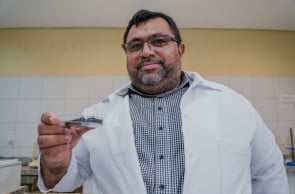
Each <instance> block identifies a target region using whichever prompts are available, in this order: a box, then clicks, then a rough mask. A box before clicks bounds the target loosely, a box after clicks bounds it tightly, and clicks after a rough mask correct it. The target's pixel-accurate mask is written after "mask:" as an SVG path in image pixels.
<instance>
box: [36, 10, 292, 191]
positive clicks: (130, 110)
mask: <svg viewBox="0 0 295 194" xmlns="http://www.w3.org/2000/svg"><path fill="white" fill-rule="evenodd" d="M123 42H124V44H123V49H124V51H125V53H126V57H127V70H128V74H129V77H130V80H131V84H128V85H125V86H123V87H122V88H120V89H119V90H117V91H116V92H114V93H113V94H112V95H110V96H109V97H108V98H106V99H104V100H103V101H102V102H100V103H99V104H96V105H94V106H91V107H90V108H87V109H85V111H84V114H86V115H91V116H96V117H101V118H102V119H103V124H102V125H101V126H100V127H97V128H96V129H93V130H89V131H88V129H86V128H80V129H79V128H75V127H71V128H70V127H68V126H65V125H64V124H62V122H60V121H59V119H58V117H57V116H56V115H54V114H53V113H44V114H43V115H42V117H41V123H40V124H39V127H38V132H39V136H38V144H39V148H40V150H41V155H40V168H39V171H40V172H39V180H38V184H39V187H40V189H41V191H43V192H47V191H51V190H54V191H71V190H74V189H75V188H76V187H78V186H80V185H81V184H83V182H84V181H85V180H86V179H87V178H88V177H89V176H92V177H93V182H94V193H111V194H117V193H118V194H132V193H134V194H143V193H165V194H174V193H185V194H191V193H192V194H195V193H201V194H251V193H261V194H262V193H264V194H266V193H276V194H287V193H288V183H287V178H286V173H285V169H284V165H283V159H282V155H281V152H280V150H279V149H278V147H277V145H276V144H275V140H274V137H273V135H272V134H271V132H270V130H269V129H268V128H267V127H266V126H265V124H264V123H263V121H262V119H261V118H260V116H259V115H258V113H257V112H256V111H255V110H254V108H253V107H252V106H251V104H250V103H249V102H248V101H247V100H246V99H245V98H243V97H241V96H240V95H239V94H237V93H235V92H234V91H232V90H230V89H229V88H227V87H225V86H222V85H219V84H217V83H213V82H209V81H207V80H204V79H203V78H201V77H200V76H199V75H198V74H196V73H189V72H183V71H182V70H181V58H182V56H183V53H184V51H185V47H184V44H183V43H182V41H181V36H180V33H179V31H178V28H177V26H176V24H175V23H174V21H173V20H172V18H170V17H169V16H167V15H165V14H163V13H157V12H150V11H147V10H140V11H138V12H137V13H136V14H135V15H134V16H133V18H132V19H131V20H130V22H129V25H128V26H127V28H126V32H125V34H124V40H123ZM86 131H87V133H85V132H86Z"/></svg>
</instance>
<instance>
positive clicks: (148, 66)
mask: <svg viewBox="0 0 295 194" xmlns="http://www.w3.org/2000/svg"><path fill="white" fill-rule="evenodd" d="M159 66H161V64H159V63H155V62H146V63H143V64H142V65H141V66H140V67H139V69H142V70H152V69H155V68H158V67H159Z"/></svg>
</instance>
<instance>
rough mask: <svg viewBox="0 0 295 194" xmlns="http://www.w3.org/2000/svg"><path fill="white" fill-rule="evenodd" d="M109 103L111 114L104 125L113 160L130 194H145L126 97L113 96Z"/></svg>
mask: <svg viewBox="0 0 295 194" xmlns="http://www.w3.org/2000/svg"><path fill="white" fill-rule="evenodd" d="M111 101H112V102H111V104H112V106H111V107H110V108H111V110H110V112H111V114H110V116H109V117H108V118H107V119H106V121H105V124H106V128H107V138H108V140H109V144H110V148H111V151H112V153H113V156H114V160H115V161H116V163H117V165H118V167H119V169H120V171H121V174H122V176H124V177H123V178H124V180H125V183H126V186H127V188H128V190H129V191H130V193H146V188H145V185H144V182H143V178H142V175H141V170H140V165H139V161H138V156H137V151H136V148H135V144H134V135H133V128H132V122H131V117H130V110H129V99H128V95H126V96H125V97H124V96H116V95H114V96H113V98H112V99H111Z"/></svg>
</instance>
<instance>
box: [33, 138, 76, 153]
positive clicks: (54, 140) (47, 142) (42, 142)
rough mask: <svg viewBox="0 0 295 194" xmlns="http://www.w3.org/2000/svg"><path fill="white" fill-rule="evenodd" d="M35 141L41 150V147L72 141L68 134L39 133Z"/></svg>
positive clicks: (45, 147)
mask: <svg viewBox="0 0 295 194" xmlns="http://www.w3.org/2000/svg"><path fill="white" fill-rule="evenodd" d="M37 141H38V145H39V149H40V150H41V151H42V149H43V150H44V149H47V148H51V147H56V146H60V145H65V144H69V143H71V141H72V136H71V135H70V134H65V135H64V134H59V135H40V136H38V139H37Z"/></svg>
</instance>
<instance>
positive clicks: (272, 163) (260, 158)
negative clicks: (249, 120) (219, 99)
mask: <svg viewBox="0 0 295 194" xmlns="http://www.w3.org/2000/svg"><path fill="white" fill-rule="evenodd" d="M253 111H254V115H255V117H256V123H257V125H256V126H257V130H256V132H255V134H254V137H253V140H252V143H251V146H252V156H251V157H252V162H251V174H252V190H253V191H252V193H253V194H288V193H289V187H288V179H287V176H286V171H285V166H284V162H283V157H282V153H281V151H280V149H279V148H278V146H277V145H276V142H275V138H274V136H273V134H272V133H271V131H270V130H269V129H268V128H267V126H266V125H265V124H264V122H263V121H262V119H261V117H260V116H259V115H258V113H257V112H256V111H255V110H253Z"/></svg>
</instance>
